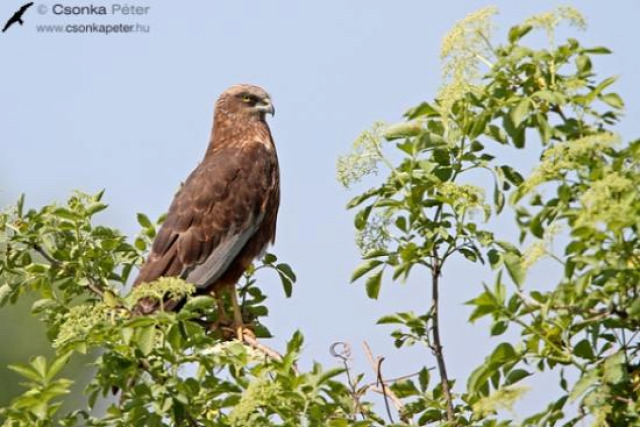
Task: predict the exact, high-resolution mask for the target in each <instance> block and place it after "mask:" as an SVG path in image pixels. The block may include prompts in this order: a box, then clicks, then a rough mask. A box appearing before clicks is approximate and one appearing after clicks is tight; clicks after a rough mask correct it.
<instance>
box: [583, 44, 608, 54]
mask: <svg viewBox="0 0 640 427" xmlns="http://www.w3.org/2000/svg"><path fill="white" fill-rule="evenodd" d="M582 51H583V52H584V53H590V54H592V55H608V54H610V53H611V50H610V49H609V48H606V47H604V46H596V47H591V48H588V49H583V50H582Z"/></svg>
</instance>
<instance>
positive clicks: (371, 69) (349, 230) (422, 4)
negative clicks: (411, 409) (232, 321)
mask: <svg viewBox="0 0 640 427" xmlns="http://www.w3.org/2000/svg"><path fill="white" fill-rule="evenodd" d="M20 3H21V2H19V1H18V2H16V1H13V0H11V1H9V0H5V1H3V2H2V4H1V5H0V17H4V16H7V17H8V16H10V15H11V13H12V12H13V11H14V10H15V8H16V6H17V5H19V4H20ZM567 3H568V4H573V5H575V6H577V7H579V8H580V9H581V10H582V11H583V12H584V14H585V15H586V16H587V18H588V20H589V30H588V32H587V33H585V34H582V35H578V36H579V38H580V39H581V40H582V41H583V44H585V45H606V46H608V47H610V48H611V49H612V50H613V51H614V55H612V56H609V57H602V58H599V59H598V61H597V63H596V70H598V71H599V72H600V73H601V75H602V76H605V75H612V74H619V75H621V79H620V81H619V83H617V86H616V89H617V90H618V91H619V92H620V93H621V94H622V95H623V96H624V97H625V99H626V102H627V106H628V109H627V116H626V118H625V120H624V121H623V123H622V124H621V125H620V127H619V129H620V131H621V133H622V134H623V135H624V136H625V137H626V138H631V137H636V136H637V135H638V132H637V125H636V123H637V122H638V116H639V112H640V103H639V102H638V101H637V100H638V99H639V95H640V86H639V85H638V83H637V79H638V76H640V59H639V58H638V55H637V52H638V47H637V41H636V42H634V41H633V40H634V39H635V38H636V37H635V35H634V33H635V31H634V30H635V28H636V26H637V25H638V16H640V15H639V12H640V3H638V2H634V1H631V0H628V1H610V2H601V1H595V0H592V1H583V2H577V1H573V2H567ZM37 4H38V3H37ZM44 4H45V5H48V6H52V5H53V2H44ZM73 4H81V3H77V2H74V3H73ZM105 4H107V3H105ZM139 4H140V5H150V6H151V9H150V11H149V14H148V15H147V16H141V17H137V18H136V17H134V18H131V17H129V18H116V17H109V18H101V17H91V16H84V17H81V18H75V17H64V18H61V17H55V16H52V15H50V14H48V15H38V14H37V11H36V10H35V8H34V9H32V10H30V11H29V12H28V13H27V14H26V15H25V21H26V23H25V26H24V27H23V28H19V27H16V28H11V29H10V30H9V31H8V32H7V33H5V34H0V52H1V55H2V67H1V69H2V71H1V72H0V76H1V79H0V103H1V104H0V105H1V106H2V110H1V114H0V147H1V149H0V204H2V205H4V204H7V203H9V202H11V201H13V200H15V199H16V198H17V197H18V195H19V194H20V193H22V192H24V193H26V194H27V201H28V204H29V206H39V205H41V204H44V203H49V202H51V201H54V200H57V201H63V200H64V199H65V198H66V197H67V196H68V195H69V193H70V192H71V191H72V190H74V189H80V190H84V191H89V192H94V191H97V190H99V189H102V188H106V196H105V198H106V201H107V202H108V203H109V204H110V206H111V207H110V209H109V210H108V211H107V212H106V214H104V215H102V217H101V218H100V220H101V221H103V222H104V223H106V224H109V225H112V226H115V227H118V228H120V229H122V230H123V231H124V232H125V233H127V234H129V235H132V234H134V233H135V232H136V231H137V229H138V227H137V224H136V220H135V213H136V212H146V213H148V214H149V215H150V216H151V217H153V218H155V217H157V216H158V215H159V214H160V213H162V212H164V211H165V210H166V209H167V207H168V205H169V202H170V200H171V197H172V194H173V192H174V191H175V189H176V187H177V185H178V184H179V182H180V181H182V180H183V179H184V178H185V177H186V176H187V175H188V173H189V172H190V171H191V170H192V169H193V168H194V167H195V165H196V164H197V162H198V161H199V160H200V159H201V157H202V155H203V153H204V149H205V147H206V145H207V140H208V137H209V132H210V127H211V115H212V105H213V102H214V100H215V99H216V97H217V96H218V94H219V93H220V92H222V91H223V90H224V89H225V88H226V87H228V86H229V85H231V84H234V83H239V82H248V83H254V84H259V85H262V86H264V87H265V88H266V89H267V90H268V91H269V92H270V93H271V94H272V98H273V100H274V104H275V106H276V109H277V115H276V116H275V117H274V118H273V119H271V120H270V124H271V129H272V132H273V135H274V138H275V141H276V144H277V147H278V153H279V156H280V162H281V169H282V205H281V209H280V217H279V223H278V240H277V244H276V246H275V248H274V249H273V251H274V252H275V253H276V254H277V255H278V256H279V257H280V258H281V259H282V260H284V261H286V262H289V263H290V264H291V265H292V266H293V267H294V269H295V271H296V272H297V274H298V277H299V283H298V285H297V286H296V288H295V290H294V295H293V298H291V299H288V300H287V299H285V298H284V297H283V293H282V290H281V288H280V285H279V282H278V280H277V279H276V278H275V277H273V276H271V275H265V276H264V277H263V278H262V279H263V280H261V286H263V288H264V289H265V290H266V291H267V293H268V294H269V295H270V296H271V299H270V304H269V307H270V310H271V316H270V318H269V320H268V325H269V326H270V328H271V330H272V332H273V333H274V334H275V335H276V339H275V340H273V341H272V342H271V345H273V346H274V347H282V344H283V340H284V339H286V338H287V337H289V336H290V335H291V333H292V332H293V331H294V330H295V329H297V328H300V329H301V330H303V331H304V332H305V334H306V339H307V345H306V356H305V363H308V362H310V361H311V360H312V359H315V360H320V361H322V362H327V363H332V360H331V358H330V356H329V354H328V347H329V346H330V344H331V343H332V342H334V341H337V340H342V341H350V342H351V343H352V344H353V345H354V351H355V355H356V362H357V364H358V367H359V368H361V369H364V370H368V367H367V365H366V363H363V360H364V358H363V357H362V351H361V349H360V342H361V341H362V340H368V341H369V342H370V344H371V345H372V347H373V349H374V351H375V352H376V353H378V354H384V355H386V356H387V362H385V363H386V374H387V375H389V376H395V375H403V374H407V373H410V372H413V371H415V370H418V369H419V368H420V366H421V365H423V364H427V365H428V366H433V360H432V359H431V357H430V355H429V354H428V352H427V351H426V350H425V349H414V350H408V351H402V352H396V351H395V350H393V345H392V340H391V339H390V338H389V337H388V332H389V330H388V328H385V327H377V326H374V323H375V321H376V319H378V318H379V317H380V316H382V315H383V314H387V313H391V312H394V311H399V310H403V311H404V310H415V311H418V312H424V311H426V310H427V305H428V302H429V294H428V292H427V287H426V282H425V280H426V279H425V277H424V275H423V276H420V275H418V276H416V277H415V278H414V279H413V280H410V281H409V283H407V284H404V285H400V284H391V283H389V282H388V281H386V282H385V283H384V286H383V290H382V294H381V299H380V300H379V301H377V302H376V301H371V300H369V299H367V297H366V296H365V293H364V289H363V287H362V286H361V285H349V284H348V281H349V276H350V274H351V271H352V270H353V269H354V267H355V266H356V265H357V264H358V250H357V249H356V247H355V245H354V243H353V227H352V214H351V213H349V212H346V211H345V209H344V205H345V203H346V201H347V200H348V198H349V195H350V194H349V193H348V192H346V191H344V190H343V189H342V188H341V186H340V185H339V184H338V183H337V182H336V180H335V178H334V177H335V163H336V159H337V157H338V155H340V154H342V153H344V152H346V151H347V150H348V148H349V146H350V144H351V142H352V141H353V140H354V138H355V137H356V136H357V135H358V134H359V133H360V132H361V131H362V130H363V129H365V128H367V127H368V126H370V124H371V123H372V122H373V121H375V120H379V119H382V120H387V121H390V122H393V121H397V120H399V118H400V115H401V114H402V113H403V112H404V111H405V110H406V109H407V108H409V107H411V106H412V105H415V104H416V103H418V102H420V101H422V100H425V99H430V98H432V97H433V95H434V94H435V92H436V91H437V88H438V86H439V84H440V66H439V60H438V54H439V45H440V41H441V39H442V36H443V35H444V34H445V32H446V31H447V30H448V29H449V28H450V27H451V26H452V25H453V24H454V23H455V22H456V21H457V20H459V19H461V18H462V17H464V15H465V14H467V13H469V12H471V11H473V10H476V9H478V8H480V7H482V6H485V5H487V4H495V5H497V6H498V7H499V9H500V12H501V13H500V15H499V16H498V17H497V18H496V22H497V23H498V28H499V30H501V31H502V32H503V33H504V31H505V30H506V29H507V28H508V27H509V26H510V25H512V24H514V23H517V22H519V21H521V20H522V19H524V18H526V17H527V16H529V15H531V14H533V13H538V12H542V11H545V10H547V9H549V8H552V7H554V6H556V5H558V4H561V3H559V2H556V1H535V2H534V1H529V2H514V1H507V0H502V1H494V2H492V3H485V2H481V1H471V0H467V1H449V2H427V1H417V0H416V1H408V0H407V1H395V2H391V1H371V0H366V1H365V0H360V1H349V2H345V1H337V0H334V1H322V2H315V3H311V2H293V1H290V2H284V1H270V2H266V1H265V2H249V1H233V2H231V1H226V2H222V1H200V2H195V1H191V2H182V3H178V2H169V1H162V2H161V1H154V2H151V1H147V2H146V3H145V2H141V3H139ZM562 4H565V3H562ZM136 21H137V22H140V23H142V24H144V25H149V26H150V27H151V29H150V33H149V34H130V35H109V36H101V35H61V34H38V33H37V32H36V28H35V25H36V24H57V23H65V24H66V23H86V22H123V23H127V22H134V23H135V22H136ZM503 33H502V34H503ZM536 156H537V152H536V151H535V150H534V151H532V152H526V151H525V152H519V153H516V154H513V153H512V154H510V158H511V159H513V160H514V161H516V162H517V163H518V164H519V165H531V164H533V163H534V162H535V160H536ZM525 167H530V166H525ZM502 227H503V228H504V229H505V230H507V235H509V234H511V236H512V237H513V234H512V233H511V232H509V231H508V230H513V227H512V225H511V224H509V225H504V226H502ZM444 276H445V277H444V288H443V290H442V294H443V307H442V311H443V313H444V316H443V317H444V318H443V321H442V323H443V329H444V330H443V336H444V345H445V353H446V356H447V358H448V360H449V370H450V374H451V376H452V377H454V378H456V377H457V378H459V384H458V386H457V387H456V390H457V391H461V390H462V388H463V387H464V384H465V382H466V379H465V378H466V375H467V374H468V373H469V371H470V369H472V368H473V367H475V366H476V365H477V364H478V363H480V362H481V361H482V360H483V358H484V357H485V356H486V354H487V352H488V351H489V350H490V349H491V348H493V346H495V345H496V344H497V343H498V342H499V341H492V340H490V339H489V338H488V330H487V329H486V327H485V326H486V325H484V324H482V323H480V324H478V325H475V326H469V325H467V323H466V320H467V318H468V316H469V313H470V310H469V308H468V307H467V306H464V305H463V304H462V303H463V302H464V301H467V300H469V299H471V298H473V297H474V296H475V295H477V294H478V293H479V292H480V289H481V283H480V280H482V278H485V279H488V278H489V277H490V274H487V273H486V272H485V271H484V270H483V269H481V268H469V267H468V266H467V265H466V264H462V263H459V264H457V265H455V264H454V265H451V266H450V268H449V269H448V270H447V271H445V275H444ZM538 277H542V276H541V275H539V276H538ZM547 395H548V393H547V391H546V390H544V389H543V387H541V386H538V387H536V389H535V390H534V391H533V392H532V393H531V395H530V397H529V398H528V399H527V400H526V401H525V402H524V404H522V405H521V406H520V408H521V409H523V411H525V412H531V411H533V410H534V409H537V408H540V405H541V403H542V402H544V400H542V399H544V398H546V397H547Z"/></svg>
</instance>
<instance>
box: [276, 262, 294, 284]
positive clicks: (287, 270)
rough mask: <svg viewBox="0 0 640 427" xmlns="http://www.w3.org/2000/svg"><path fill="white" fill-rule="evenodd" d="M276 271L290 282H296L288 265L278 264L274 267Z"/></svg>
mask: <svg viewBox="0 0 640 427" xmlns="http://www.w3.org/2000/svg"><path fill="white" fill-rule="evenodd" d="M276 269H277V270H278V271H280V272H281V273H283V274H284V275H285V276H287V277H288V278H289V279H291V281H292V282H294V283H295V281H296V274H295V273H294V272H293V269H292V268H291V267H290V266H289V264H285V263H282V264H278V265H276Z"/></svg>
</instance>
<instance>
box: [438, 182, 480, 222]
mask: <svg viewBox="0 0 640 427" xmlns="http://www.w3.org/2000/svg"><path fill="white" fill-rule="evenodd" d="M437 191H438V198H439V199H441V200H442V201H443V202H445V203H448V204H449V205H451V207H453V209H454V210H455V211H456V212H457V213H458V214H459V215H461V214H463V213H465V212H474V211H478V210H481V211H484V212H485V214H487V215H488V213H489V209H490V208H489V206H488V205H487V204H485V203H484V190H483V189H482V188H480V187H476V186H475V185H471V184H455V183H453V182H443V183H441V184H439V185H438V187H437Z"/></svg>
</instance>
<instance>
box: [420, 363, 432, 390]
mask: <svg viewBox="0 0 640 427" xmlns="http://www.w3.org/2000/svg"><path fill="white" fill-rule="evenodd" d="M429 378H430V375H429V370H428V369H427V368H426V367H424V368H422V369H421V370H420V373H419V374H418V382H419V383H420V391H422V392H423V393H424V392H425V391H427V388H428V387H429Z"/></svg>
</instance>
